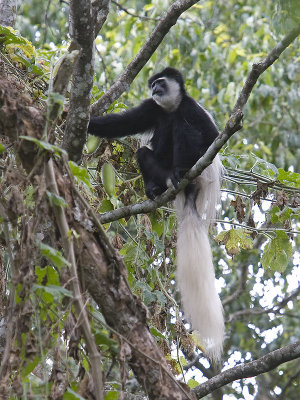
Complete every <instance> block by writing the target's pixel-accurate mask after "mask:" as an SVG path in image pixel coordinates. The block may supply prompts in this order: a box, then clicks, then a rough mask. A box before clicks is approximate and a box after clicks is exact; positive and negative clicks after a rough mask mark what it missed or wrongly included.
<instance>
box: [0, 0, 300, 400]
mask: <svg viewBox="0 0 300 400" xmlns="http://www.w3.org/2000/svg"><path fill="white" fill-rule="evenodd" d="M169 4H171V2H168V1H158V0H153V1H152V2H149V1H134V0H130V1H127V2H126V5H125V6H124V7H126V10H127V12H126V11H124V10H123V9H121V8H119V7H118V5H117V4H116V3H115V2H114V3H113V4H112V6H111V12H110V15H109V18H108V21H107V22H106V25H105V26H104V28H103V29H102V31H101V33H100V35H98V36H97V38H96V47H97V51H96V78H95V83H94V87H93V91H92V96H93V101H96V100H98V99H99V98H100V97H101V96H102V95H103V93H104V92H105V91H106V89H107V88H108V87H109V86H110V85H111V84H112V83H113V82H114V81H115V80H116V79H117V78H118V77H119V75H120V73H121V71H123V69H124V68H125V67H126V66H127V64H128V63H129V61H130V60H131V59H132V57H133V56H134V55H135V54H137V52H138V51H139V49H140V48H141V46H142V45H143V44H144V42H145V40H146V39H147V38H148V36H149V34H150V33H151V31H152V29H153V28H154V27H155V25H156V23H157V18H159V17H160V15H161V13H162V12H163V11H164V10H165V9H166V8H167V6H168V5H169ZM67 7H68V6H67V4H66V3H64V2H62V3H61V4H60V6H59V7H57V3H55V2H46V1H42V2H41V1H39V2H37V1H36V0H34V1H30V2H28V1H24V2H22V5H21V10H20V15H19V18H18V29H19V30H20V32H21V34H22V35H23V36H20V34H19V33H18V32H17V31H15V30H12V29H10V28H6V27H0V42H1V51H3V52H4V53H5V54H6V55H8V56H9V57H10V60H12V62H13V63H14V65H15V66H17V67H19V68H20V69H21V70H24V71H26V73H27V74H33V76H34V78H33V79H35V77H36V76H39V77H43V79H45V80H46V81H47V82H48V79H49V78H50V74H49V72H50V71H51V70H54V71H55V68H54V67H53V65H54V63H55V61H56V60H57V59H58V58H59V55H60V53H61V51H64V49H65V47H66V43H67V40H68V24H67V11H68V10H67ZM124 7H123V8H124ZM132 14H133V15H132ZM136 15H138V16H139V17H136ZM47 22H48V23H47ZM50 22H51V23H50ZM295 23H299V6H298V2H297V1H296V0H291V1H286V2H285V1H281V0H280V1H274V2H266V1H262V0H259V1H254V0H250V1H247V2H245V1H243V0H239V1H232V0H230V1H228V2H220V1H217V2H213V1H202V2H199V3H198V4H196V5H195V6H194V7H192V8H191V9H190V10H188V11H187V12H186V13H185V14H183V15H182V17H181V18H180V19H179V21H178V23H177V24H176V25H175V26H174V27H173V28H172V30H171V31H170V32H169V33H168V36H167V38H166V39H165V40H164V42H163V44H162V46H160V47H159V48H158V49H157V51H156V52H155V53H154V54H153V55H152V57H151V59H150V61H149V62H148V63H147V64H146V66H145V67H144V68H143V69H142V71H141V72H140V73H139V75H138V77H137V78H136V79H135V81H134V82H133V84H132V85H131V88H130V91H128V92H126V93H125V94H124V95H123V96H122V99H120V100H118V101H117V102H115V103H113V104H112V105H111V106H110V108H109V109H108V112H121V111H122V110H124V109H126V108H127V107H130V106H132V105H135V104H137V103H138V102H139V101H140V100H141V99H143V98H146V97H147V96H148V93H147V91H146V90H147V88H146V85H145V82H146V81H147V79H148V77H149V75H151V73H152V72H153V71H157V70H160V69H162V68H163V67H165V66H167V65H171V66H174V67H179V68H180V69H181V70H182V72H183V74H184V75H185V77H186V86H187V90H188V92H189V94H190V95H191V96H193V97H194V98H196V99H197V100H199V102H201V104H203V105H204V106H205V107H206V108H207V109H208V110H209V111H210V112H212V113H213V115H214V117H215V119H216V121H217V123H218V125H219V126H220V128H222V127H223V126H224V123H225V122H226V120H227V117H228V115H229V113H230V110H231V109H232V107H233V105H234V103H235V101H236V98H237V96H238V94H239V92H240V90H241V87H242V85H243V83H244V81H245V79H246V77H247V74H248V73H249V71H250V68H251V65H252V64H253V63H254V62H257V61H258V60H261V59H262V58H263V57H265V56H266V54H267V53H268V51H269V50H270V49H271V48H272V47H273V46H274V45H275V44H276V42H277V41H278V40H279V38H280V37H281V35H282V33H285V32H286V30H287V27H288V28H289V27H290V25H291V24H295ZM32 43H34V45H33V44H32ZM298 58H299V50H298V43H293V44H292V45H291V46H290V47H289V48H288V49H287V50H286V51H285V53H284V57H282V58H280V60H279V61H278V63H277V64H275V65H274V66H273V67H272V68H271V69H270V70H267V71H266V72H265V73H264V74H263V75H262V76H261V78H260V79H259V81H258V83H257V85H256V86H255V90H254V92H253V94H252V95H251V97H250V99H249V102H248V103H247V107H246V109H245V116H244V121H243V122H244V128H243V130H242V131H241V132H240V133H239V134H238V135H236V136H234V137H233V138H232V139H231V140H230V142H229V143H228V146H227V147H226V148H225V149H224V150H223V151H222V154H221V157H222V161H223V164H224V166H225V167H226V168H227V172H226V176H225V180H224V187H223V195H222V207H221V211H220V217H219V220H218V223H217V227H216V230H217V233H216V232H215V231H213V235H214V236H215V241H212V248H213V254H214V260H215V265H216V275H217V281H218V288H219V289H220V291H221V298H222V300H223V301H224V304H225V316H226V320H227V321H229V322H228V324H227V326H226V343H225V352H224V362H223V365H222V366H221V367H222V368H223V367H224V368H228V367H231V366H235V365H237V364H239V363H240V362H245V361H248V360H250V359H255V358H258V357H260V356H261V354H262V353H265V352H269V351H272V350H274V349H275V348H278V347H281V346H283V345H285V344H287V343H289V342H290V341H291V340H294V338H299V335H300V329H299V324H298V319H299V289H298V286H299V265H298V264H299V262H298V261H297V260H298V259H299V245H300V239H299V235H298V236H297V235H296V232H297V230H299V201H300V200H299V196H300V192H299V187H300V178H299V176H300V175H299V172H300V171H299V157H300V139H299V138H300V136H299V126H300V125H299V124H300V121H299V112H298V110H299V106H300V100H299V93H298V92H299V79H300V78H299V77H300V67H299V62H297V61H298ZM50 83H51V81H50ZM38 96H41V94H40V93H38ZM45 96H46V94H43V95H42V96H41V99H42V100H44V99H45ZM67 100H68V95H67ZM60 102H61V106H63V104H64V102H63V99H62V98H60ZM60 122H61V121H59V123H60ZM60 128H63V125H61V126H60ZM56 134H57V143H55V144H50V143H48V142H47V141H46V140H37V139H36V138H33V137H21V139H23V140H24V141H27V142H28V141H30V142H33V143H35V144H36V145H37V146H38V147H39V149H40V152H41V153H43V154H44V153H46V154H47V155H48V156H50V155H51V154H54V155H55V156H56V157H57V159H59V158H61V156H62V154H63V151H62V149H61V147H60V146H59V144H60V142H61V137H60V135H61V131H60V130H58V131H57V132H56ZM91 142H93V138H91V139H90V144H89V143H88V154H84V156H83V166H79V165H77V164H76V163H74V162H69V167H70V170H71V172H72V174H73V176H74V177H75V180H76V182H77V184H78V190H80V191H81V192H82V196H84V197H85V198H86V200H87V201H88V202H89V203H90V205H91V207H93V208H94V209H95V210H97V212H98V213H105V212H107V211H111V210H114V209H117V208H119V207H122V206H126V205H131V204H134V203H138V202H140V201H142V200H144V199H145V194H144V187H143V182H142V179H141V175H140V173H139V170H138V166H137V163H136V161H135V158H134V154H135V151H136V149H137V147H138V139H137V138H132V137H131V138H125V139H120V140H116V141H110V142H109V141H106V140H101V141H99V140H97V141H96V143H91ZM97 147H98V148H97ZM0 157H1V160H0V161H1V164H0V173H1V185H2V187H3V194H2V198H3V202H1V204H6V208H7V210H8V213H7V215H4V216H3V215H1V241H0V246H1V253H2V256H1V258H0V261H1V263H0V264H1V265H2V264H3V266H4V269H5V274H4V275H5V276H6V277H7V282H5V287H6V290H5V292H4V297H5V296H6V295H7V294H8V293H14V285H15V287H16V295H15V301H16V303H17V305H18V307H19V309H20V310H23V311H22V312H23V313H24V314H22V312H21V314H22V315H21V317H22V318H23V319H21V317H20V321H21V327H22V329H21V330H20V334H19V335H17V337H16V338H15V339H16V340H15V342H16V343H15V349H16V350H15V354H14V356H15V357H16V363H15V364H16V365H17V366H16V370H15V371H16V373H15V376H16V377H17V378H16V379H15V384H14V386H13V389H12V391H11V393H10V395H11V398H18V397H16V396H18V393H21V392H22V393H23V395H24V396H25V395H26V396H27V397H28V398H29V397H39V396H40V397H39V398H46V397H49V396H50V395H51V396H53V398H55V396H54V395H56V396H57V397H56V398H63V399H81V398H91V394H90V393H89V389H88V386H89V385H88V379H89V378H88V376H89V375H90V364H89V358H88V353H87V350H86V346H85V342H84V340H83V338H82V337H81V334H80V333H79V330H78V324H79V322H78V320H79V317H78V316H77V318H78V319H76V316H75V315H74V308H73V303H72V297H73V293H72V291H71V288H70V275H69V272H68V266H69V262H68V261H67V259H66V258H67V255H66V254H64V253H63V251H62V244H61V242H60V241H58V240H57V232H55V231H53V230H52V228H51V223H50V222H49V221H50V218H49V215H50V214H51V211H50V209H51V207H52V206H60V207H64V209H65V210H66V212H67V215H68V216H69V217H70V214H68V213H71V212H73V210H74V209H75V208H74V209H73V210H72V211H71V210H69V208H68V192H67V191H66V193H62V192H63V190H61V196H57V195H55V194H53V193H51V192H49V191H46V190H44V189H43V187H44V186H45V183H44V182H43V181H42V180H40V181H39V183H38V186H37V188H38V189H33V188H32V187H31V188H29V186H28V182H27V181H26V179H25V178H24V180H22V178H21V176H22V173H19V172H17V168H18V167H17V165H18V163H17V162H16V159H15V157H14V154H13V152H12V151H11V150H10V144H9V143H6V142H3V144H0ZM8 166H9V168H8ZM12 171H14V172H12ZM37 180H38V178H37ZM25 187H26V190H24V188H25ZM29 189H30V190H29ZM75 219H76V221H77V222H78V224H79V225H80V226H85V216H84V215H79V214H76V215H75ZM41 220H42V222H41ZM32 221H33V222H34V223H33V222H32ZM31 223H32V225H30V224H31ZM228 224H229V225H231V227H230V228H229V229H228ZM25 226H27V227H28V231H26V229H25V228H24V227H25ZM29 227H30V229H29ZM36 227H39V230H38V231H35V230H36V229H37V228H36ZM104 227H105V229H106V233H107V235H108V237H109V238H110V239H111V242H112V243H113V245H114V246H115V247H116V248H117V249H118V250H119V252H120V254H121V255H122V257H123V260H124V263H125V265H126V268H127V273H128V282H129V285H130V287H131V289H132V291H133V292H134V293H135V295H136V296H138V297H140V298H141V299H142V301H143V302H144V303H145V304H146V306H147V308H148V311H149V313H148V323H149V326H150V332H151V334H152V335H153V337H154V338H155V340H156V341H157V343H158V344H159V346H160V348H161V350H162V352H163V354H164V355H165V357H166V360H167V361H168V363H169V365H170V367H171V368H172V370H173V372H174V374H176V375H178V376H180V377H182V375H183V374H185V375H186V381H187V383H188V385H189V387H191V388H193V387H195V386H196V385H198V383H200V382H201V381H203V379H204V378H209V377H211V376H213V374H215V373H216V372H217V368H216V367H215V366H213V365H210V364H209V362H208V360H207V359H206V358H205V357H204V356H203V354H202V350H201V343H198V342H197V339H196V338H195V337H194V336H193V335H190V333H189V326H188V324H187V323H185V324H183V323H182V317H183V318H184V316H182V315H181V313H180V299H179V298H178V293H177V292H176V286H175V283H174V281H175V279H176V275H175V269H176V251H175V243H176V217H175V213H174V210H173V208H172V205H168V206H165V207H162V208H160V209H157V210H156V211H155V212H152V213H151V214H149V215H138V216H136V217H130V218H127V219H125V218H123V219H121V220H119V221H117V222H112V223H109V224H106V225H105V226H104ZM88 228H89V229H90V230H92V229H95V228H94V227H90V226H89V227H88ZM7 231H8V233H7ZM24 232H25V233H24ZM26 232H27V233H26ZM31 232H35V235H34V234H33V233H31ZM31 234H32V235H33V236H34V239H32V238H31ZM7 235H8V237H7ZM36 238H38V239H39V240H38V241H37V240H36ZM76 238H78V233H77V232H75V230H74V231H70V232H69V237H68V238H67V239H68V240H71V239H72V240H73V239H74V241H75V245H76ZM41 241H42V243H41ZM217 242H218V244H217ZM25 243H26V246H27V247H28V249H29V250H28V253H29V254H27V253H26V254H25V255H27V258H26V257H25V256H24V253H22V251H23V250H22V249H23V246H24V244H25ZM37 243H39V244H37ZM220 244H221V245H224V246H225V251H224V246H220ZM26 246H25V247H26ZM20 255H23V256H22V257H21V256H20ZM14 264H16V266H17V268H19V269H18V274H17V275H16V276H17V279H16V278H15V275H14V271H13V266H14ZM29 266H31V267H32V269H30V267H29ZM0 272H1V273H2V270H0ZM12 276H14V280H13V282H12V281H11V277H12ZM83 291H84V296H86V307H87V310H88V313H89V316H90V322H91V329H92V333H93V335H94V337H95V341H96V344H97V346H98V347H99V349H100V350H101V354H102V369H103V372H104V374H105V375H106V389H107V391H106V397H105V399H115V398H119V397H120V393H121V391H122V390H123V389H125V391H131V386H130V384H132V386H134V387H135V391H136V392H137V393H140V392H142V389H141V388H140V387H138V386H137V385H136V382H135V381H134V378H133V376H132V372H128V376H127V375H126V374H127V371H125V368H124V361H123V360H122V358H121V356H120V354H122V353H121V350H122V345H123V343H122V339H120V337H118V336H117V335H116V334H115V333H114V332H112V331H111V330H109V328H108V327H107V325H106V322H105V321H104V318H103V316H102V314H101V312H100V311H99V309H98V307H97V306H96V304H95V303H94V302H93V301H92V300H91V298H90V297H89V295H88V294H87V293H86V292H85V288H83ZM1 296H2V292H1ZM1 296H0V299H2V297H1ZM1 301H2V300H1ZM3 309H5V307H3ZM3 316H4V315H3ZM1 317H2V314H1ZM184 322H185V321H184ZM116 359H118V360H119V362H120V364H118V363H117V362H116ZM195 360H196V361H195ZM191 361H194V364H193V365H194V366H195V368H192V367H191V364H189V362H191ZM299 365H300V364H299V360H295V361H294V362H292V363H289V364H288V365H282V366H281V367H280V369H278V370H276V371H273V372H270V373H268V375H267V376H266V379H265V380H263V381H261V380H260V378H257V379H256V380H254V379H253V380H251V381H250V380H244V381H239V382H235V383H234V384H233V385H231V386H228V387H226V388H223V389H222V391H223V395H224V396H223V398H224V399H226V400H227V399H230V398H241V399H246V400H250V399H254V398H255V396H256V395H257V393H259V392H261V391H263V392H264V393H266V395H267V394H268V396H269V397H270V398H271V397H272V398H273V397H274V396H275V395H278V398H279V399H283V398H289V399H294V398H295V399H296V398H298V396H299V382H298V381H297V378H295V377H297V376H299ZM39 370H41V371H42V375H41V374H40V373H39ZM125 377H127V379H128V381H129V384H128V385H127V386H126V385H125V381H126V379H125ZM291 382H292V384H290V383H291ZM122 385H123V386H124V385H125V386H124V387H123V386H122ZM7 386H9V385H7ZM59 388H62V392H61V393H60V392H58V389H59ZM121 388H122V389H121ZM18 390H19V392H18ZM56 390H57V392H55V391H56ZM24 393H25V394H24ZM82 393H84V397H82V396H81V394H82Z"/></svg>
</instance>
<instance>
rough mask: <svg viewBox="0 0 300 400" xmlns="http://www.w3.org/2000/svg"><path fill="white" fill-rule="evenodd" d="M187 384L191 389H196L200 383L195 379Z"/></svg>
mask: <svg viewBox="0 0 300 400" xmlns="http://www.w3.org/2000/svg"><path fill="white" fill-rule="evenodd" d="M187 384H188V386H189V388H190V389H194V388H195V387H196V386H198V385H199V383H198V382H197V381H195V379H190V380H189V381H188V383H187Z"/></svg>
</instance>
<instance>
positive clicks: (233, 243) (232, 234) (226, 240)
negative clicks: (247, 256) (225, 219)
mask: <svg viewBox="0 0 300 400" xmlns="http://www.w3.org/2000/svg"><path fill="white" fill-rule="evenodd" d="M249 235H250V234H249V231H247V230H246V229H229V230H228V231H223V232H221V233H219V235H217V236H216V237H215V240H216V241H217V242H218V243H220V244H224V245H225V248H226V251H227V253H228V254H229V255H230V256H234V255H236V254H239V253H240V252H241V249H244V250H249V249H252V247H253V241H252V239H251V237H250V236H249Z"/></svg>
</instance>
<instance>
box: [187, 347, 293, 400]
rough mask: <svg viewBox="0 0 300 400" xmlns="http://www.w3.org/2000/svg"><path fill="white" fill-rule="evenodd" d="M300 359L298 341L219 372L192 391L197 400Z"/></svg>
mask: <svg viewBox="0 0 300 400" xmlns="http://www.w3.org/2000/svg"><path fill="white" fill-rule="evenodd" d="M299 357H300V341H297V342H295V343H292V344H289V345H287V346H284V347H282V348H280V349H278V350H275V351H272V352H271V353H268V354H266V355H265V356H263V357H261V358H259V359H257V360H255V361H250V362H248V363H245V364H241V365H238V366H236V367H234V368H230V369H228V370H226V371H223V372H221V373H220V374H219V375H216V376H215V377H213V378H211V379H209V380H208V381H206V382H205V383H202V384H201V385H199V386H197V387H196V388H195V389H193V392H194V393H195V394H196V396H197V398H198V399H202V398H203V397H204V396H206V395H207V394H209V393H211V392H212V391H214V390H216V389H218V388H220V387H222V386H225V385H227V384H228V383H231V382H233V381H235V380H238V379H243V378H250V377H253V376H257V375H260V374H263V373H265V372H269V371H271V370H273V369H274V368H276V367H278V366H279V365H281V364H283V363H285V362H287V361H291V360H295V359H296V358H299Z"/></svg>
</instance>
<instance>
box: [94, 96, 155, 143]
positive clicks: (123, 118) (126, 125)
mask: <svg viewBox="0 0 300 400" xmlns="http://www.w3.org/2000/svg"><path fill="white" fill-rule="evenodd" d="M160 113H161V109H160V108H159V107H158V106H157V104H156V103H155V102H154V101H153V100H152V99H147V100H145V101H143V103H141V104H140V105H139V106H137V107H134V108H131V109H130V110H127V111H124V112H121V113H118V114H113V113H111V114H108V115H105V116H103V117H91V119H90V123H89V126H88V133H90V134H92V135H95V136H99V137H106V138H116V137H121V136H127V135H134V134H136V133H142V132H145V131H147V130H148V129H151V128H152V127H153V126H155V123H156V121H157V117H158V116H159V114H160Z"/></svg>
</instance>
